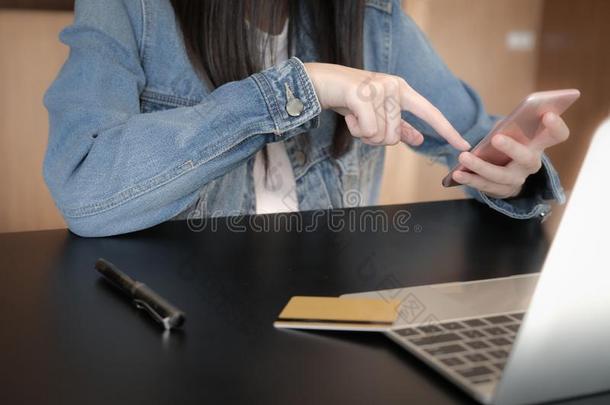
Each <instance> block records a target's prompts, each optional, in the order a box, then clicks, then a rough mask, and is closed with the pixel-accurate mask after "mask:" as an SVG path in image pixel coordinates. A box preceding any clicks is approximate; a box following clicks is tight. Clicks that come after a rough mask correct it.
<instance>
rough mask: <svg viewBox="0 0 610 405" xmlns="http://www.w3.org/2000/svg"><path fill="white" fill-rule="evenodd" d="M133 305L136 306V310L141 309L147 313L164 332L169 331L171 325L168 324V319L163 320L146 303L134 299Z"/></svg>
mask: <svg viewBox="0 0 610 405" xmlns="http://www.w3.org/2000/svg"><path fill="white" fill-rule="evenodd" d="M133 303H134V304H135V305H136V308H138V309H143V310H145V311H147V312H148V313H149V314H150V315H151V316H152V317H153V319H154V320H155V321H157V322H159V323H160V324H161V325H163V327H164V328H165V329H166V330H169V329H171V325H170V324H169V318H163V317H162V316H161V315H160V314H159V313H158V312H157V311H155V309H154V308H153V307H151V306H150V305H149V304H148V303H147V302H146V301H142V300H139V299H134V300H133Z"/></svg>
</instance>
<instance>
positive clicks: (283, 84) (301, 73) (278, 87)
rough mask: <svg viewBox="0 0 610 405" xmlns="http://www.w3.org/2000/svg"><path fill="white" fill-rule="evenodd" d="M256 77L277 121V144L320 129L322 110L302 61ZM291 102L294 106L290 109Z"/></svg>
mask: <svg viewBox="0 0 610 405" xmlns="http://www.w3.org/2000/svg"><path fill="white" fill-rule="evenodd" d="M252 78H253V79H254V81H255V82H256V83H257V85H258V87H259V89H260V91H261V93H262V95H263V97H264V99H265V102H266V104H267V109H268V110H269V114H270V116H271V118H272V120H273V125H274V135H275V139H274V140H273V141H280V140H285V139H287V138H289V137H291V136H294V135H296V134H298V133H302V132H304V131H308V130H310V129H314V128H317V127H318V126H319V124H320V123H319V115H320V112H321V111H322V107H321V105H320V102H319V100H318V96H317V95H316V91H315V89H314V86H313V83H312V82H311V80H310V79H309V76H308V75H307V71H306V70H305V65H303V62H301V61H300V60H299V59H298V58H296V57H292V58H290V59H288V60H287V61H285V62H282V63H280V64H278V65H276V66H274V67H271V68H269V69H266V70H264V71H262V72H260V73H256V74H254V75H253V76H252ZM289 103H292V104H290V107H289ZM301 103H302V105H301ZM301 107H302V108H301Z"/></svg>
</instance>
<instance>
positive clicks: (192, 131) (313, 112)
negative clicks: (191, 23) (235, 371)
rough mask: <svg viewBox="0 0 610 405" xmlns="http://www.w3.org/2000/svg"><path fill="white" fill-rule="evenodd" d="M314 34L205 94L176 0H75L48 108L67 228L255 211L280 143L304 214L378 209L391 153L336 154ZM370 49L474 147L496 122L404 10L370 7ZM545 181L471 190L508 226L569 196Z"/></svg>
mask: <svg viewBox="0 0 610 405" xmlns="http://www.w3.org/2000/svg"><path fill="white" fill-rule="evenodd" d="M303 25H304V26H307V25H308V21H307V18H306V17H304V21H303ZM306 31H307V30H302V32H301V33H297V34H296V35H298V36H297V37H296V38H295V41H293V42H294V43H295V44H296V45H295V49H294V50H293V52H292V54H293V55H294V57H292V58H290V59H289V60H287V61H285V62H283V63H280V64H278V65H276V66H274V67H271V68H269V69H267V70H264V71H262V72H259V73H256V74H254V75H252V76H250V77H248V78H246V79H244V80H240V81H235V82H231V83H227V84H225V85H223V86H220V87H218V88H216V89H210V88H209V87H208V86H207V85H206V84H205V82H204V81H203V80H201V79H200V77H199V76H198V75H197V73H196V71H195V69H194V68H193V66H192V65H191V63H190V61H189V58H188V56H187V52H186V51H185V47H184V43H183V41H182V37H181V34H180V28H179V26H178V25H177V23H176V19H175V16H174V13H173V9H172V7H171V4H170V2H169V0H140V1H136V0H106V1H98V0H77V1H76V4H75V20H74V23H73V24H72V25H71V26H69V27H67V28H65V29H64V30H63V31H62V33H61V35H60V39H61V41H62V42H63V43H64V44H66V45H67V46H69V47H70V55H69V57H68V59H67V61H66V62H65V64H64V66H63V67H62V69H61V71H60V72H59V74H58V77H57V78H56V80H55V81H54V83H53V84H52V85H51V87H50V88H49V90H48V91H47V93H46V95H45V99H44V102H45V106H46V108H47V109H48V112H49V121H50V134H49V143H48V148H47V152H46V156H45V161H44V178H45V181H46V183H47V185H48V187H49V189H50V191H51V194H52V196H53V198H54V200H55V202H56V205H57V207H58V208H59V210H60V211H61V213H62V215H63V216H64V218H65V220H66V221H67V224H68V226H69V228H70V229H71V230H72V231H73V232H75V233H76V234H79V235H83V236H106V235H114V234H120V233H126V232H130V231H135V230H139V229H143V228H146V227H150V226H153V225H155V224H158V223H161V222H163V221H166V220H169V219H173V218H183V217H185V216H186V215H187V214H188V213H189V212H193V211H194V210H197V211H198V212H200V213H201V214H203V215H205V216H226V215H243V214H252V213H254V212H255V206H254V205H255V200H256V199H255V196H254V187H253V178H252V167H253V161H254V156H255V154H256V152H257V151H258V150H260V149H261V148H263V147H264V145H265V144H267V143H269V142H276V141H279V140H284V141H285V145H286V149H287V152H288V156H289V158H290V161H291V164H292V166H293V170H294V175H295V180H296V195H297V198H298V207H299V209H300V210H315V209H327V208H338V207H345V206H353V205H371V204H375V202H376V201H377V196H378V193H379V186H380V179H381V176H382V169H383V161H384V148H383V147H379V146H369V145H365V144H363V143H361V142H360V141H358V140H357V139H354V142H353V146H352V147H351V149H350V150H349V151H348V152H347V153H346V154H345V155H343V156H342V157H340V158H338V159H335V158H333V157H331V154H330V145H331V142H332V137H333V133H334V126H335V119H336V118H335V115H334V114H333V113H330V112H328V111H322V110H321V108H320V103H319V101H318V99H317V97H316V93H315V91H314V88H313V86H312V83H311V81H310V79H309V77H308V76H307V73H306V71H305V68H304V66H303V62H311V61H316V58H317V55H316V49H315V47H314V46H313V42H312V40H311V39H310V38H309V37H308V36H307V35H306V34H305V32H306ZM363 40H364V44H363V45H364V68H365V69H366V70H370V71H377V72H385V73H390V74H394V75H397V76H401V77H403V78H404V79H405V80H406V81H407V82H408V83H409V84H410V85H411V86H412V87H413V88H414V89H415V90H417V91H418V92H419V93H421V94H422V95H423V96H424V97H426V98H427V99H428V100H430V101H431V102H432V103H433V104H434V105H435V106H436V107H437V108H439V109H440V110H441V111H442V113H443V114H444V115H445V116H446V117H447V118H448V120H449V121H450V122H451V123H452V124H453V126H454V127H455V128H456V129H457V130H458V131H459V132H460V133H461V134H462V135H463V136H464V137H465V138H466V139H467V140H468V141H469V142H470V143H471V144H473V145H474V144H476V142H477V141H478V140H480V139H481V138H482V137H483V136H484V135H485V134H486V133H487V132H488V131H489V130H490V128H491V127H492V126H493V125H494V122H495V120H496V118H494V117H491V116H490V115H488V114H487V113H486V112H485V110H484V108H483V106H482V104H481V100H480V99H479V97H478V96H477V94H476V93H475V92H474V91H473V90H472V89H471V88H470V87H468V86H467V85H466V84H464V83H463V82H461V81H460V80H458V79H457V78H456V77H455V76H454V75H453V74H452V73H451V72H450V71H449V69H448V68H447V66H445V64H444V63H443V62H442V61H441V59H440V58H439V57H438V55H437V54H436V53H435V52H434V51H433V49H432V48H431V46H430V44H429V43H428V41H427V40H426V38H425V37H424V35H423V34H422V33H421V32H420V30H419V29H418V27H417V26H416V24H415V23H414V22H413V21H412V20H411V19H410V18H409V17H408V16H406V15H405V14H404V13H403V12H402V10H401V7H400V2H399V1H398V0H394V1H393V0H368V1H367V2H366V9H365V17H364V34H363ZM287 89H289V90H290V93H292V95H290V94H287V93H288V91H287ZM291 96H292V97H295V98H298V99H299V100H300V101H301V102H302V103H303V109H302V111H301V110H299V113H298V114H294V111H293V114H292V115H291V114H289V113H288V111H287V108H286V107H287V102H288V100H287V98H290V97H291ZM403 118H404V119H405V120H406V121H408V122H410V123H411V124H412V125H413V126H415V127H416V128H417V129H418V130H419V131H421V132H422V133H423V134H424V137H425V141H424V143H423V144H422V145H421V146H419V147H417V148H415V149H416V150H417V151H418V152H421V153H424V154H426V155H429V156H431V157H432V158H434V159H439V160H441V161H443V162H444V163H446V164H447V165H449V166H453V165H454V164H455V163H456V161H457V155H458V152H457V151H456V150H455V149H453V148H452V147H451V146H450V145H448V144H447V142H446V141H445V140H444V139H442V138H441V137H439V136H438V134H436V133H435V131H434V130H433V129H432V128H430V127H429V126H428V125H427V124H426V123H424V122H423V121H421V120H419V119H418V118H416V117H415V116H414V115H412V114H410V113H408V112H404V113H403ZM538 175H539V177H541V178H542V181H538V183H537V184H539V185H538V186H536V187H535V190H534V192H533V193H529V195H527V196H524V197H522V198H515V199H510V200H499V199H493V198H490V197H487V196H486V195H484V194H482V193H480V192H478V191H476V190H473V189H467V192H468V193H469V194H470V195H472V196H473V197H475V198H477V199H478V200H480V201H482V202H484V203H486V204H488V205H489V206H490V207H492V208H494V209H496V210H498V211H500V212H502V213H504V214H506V215H509V216H511V217H514V218H532V217H536V216H544V215H545V214H547V213H548V212H549V210H550V206H549V204H548V200H550V199H555V200H558V201H559V202H563V201H564V199H565V197H564V193H563V191H562V189H561V186H560V183H559V179H558V177H557V173H556V172H555V170H554V169H553V167H552V166H551V163H550V162H549V160H548V158H546V157H544V158H543V169H542V170H541V172H540V173H539V174H538ZM439 181H440V179H439Z"/></svg>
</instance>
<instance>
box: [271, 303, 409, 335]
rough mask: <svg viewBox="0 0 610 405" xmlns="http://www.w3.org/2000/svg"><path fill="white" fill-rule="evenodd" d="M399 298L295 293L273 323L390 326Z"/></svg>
mask: <svg viewBox="0 0 610 405" xmlns="http://www.w3.org/2000/svg"><path fill="white" fill-rule="evenodd" d="M399 306H400V301H398V300H389V301H386V300H383V299H371V298H339V297H304V296H295V297H292V298H291V299H290V301H288V304H286V306H285V307H284V309H283V310H282V312H281V313H280V315H279V316H278V321H277V322H275V326H276V327H280V328H297V329H302V328H306V329H337V330H367V329H383V328H387V327H388V326H391V325H392V324H393V323H394V321H395V320H396V318H397V316H398V309H399Z"/></svg>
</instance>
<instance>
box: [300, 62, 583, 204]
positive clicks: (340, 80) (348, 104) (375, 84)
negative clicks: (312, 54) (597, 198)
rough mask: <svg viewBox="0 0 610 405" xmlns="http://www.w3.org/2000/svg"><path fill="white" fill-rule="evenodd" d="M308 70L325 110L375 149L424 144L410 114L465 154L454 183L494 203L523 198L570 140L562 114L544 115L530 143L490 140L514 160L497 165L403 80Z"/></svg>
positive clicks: (320, 66)
mask: <svg viewBox="0 0 610 405" xmlns="http://www.w3.org/2000/svg"><path fill="white" fill-rule="evenodd" d="M305 68H306V70H307V73H308V75H309V77H310V79H311V81H312V83H313V85H314V88H315V90H316V94H317V96H318V99H319V100H320V104H321V105H322V108H323V109H332V110H334V111H336V112H337V113H339V114H341V115H343V116H344V117H345V122H346V124H347V127H348V129H349V130H350V132H351V134H352V135H353V136H354V137H357V138H360V139H361V140H362V141H363V142H364V143H367V144H371V145H395V144H397V143H399V142H401V141H402V142H404V143H407V144H410V145H413V146H417V145H420V144H421V143H422V142H423V140H424V138H423V135H422V134H421V133H420V132H419V131H417V130H416V129H415V128H413V127H412V126H411V125H410V124H409V123H407V122H406V121H404V120H403V119H402V118H401V114H400V112H401V111H410V112H411V113H413V114H415V115H416V116H418V117H419V118H421V119H422V120H424V121H425V122H427V123H428V124H429V125H430V126H431V127H432V128H434V129H435V130H436V132H437V133H438V134H439V135H440V136H442V137H443V138H444V139H445V140H447V142H448V143H449V144H450V145H452V146H453V147H455V148H456V149H457V150H460V151H464V152H462V153H461V154H460V156H459V161H460V163H461V164H462V166H463V168H462V169H461V170H455V171H453V172H452V174H451V176H450V177H449V178H452V179H453V180H455V181H456V182H457V183H459V184H463V185H467V186H470V187H473V188H475V189H477V190H479V191H481V192H483V193H485V194H487V195H489V196H490V197H494V198H509V197H514V196H516V195H517V194H519V193H520V192H521V189H522V187H523V184H524V183H525V180H526V179H527V178H528V176H530V175H531V174H534V173H537V172H538V171H539V170H540V168H541V166H542V154H543V152H544V150H545V149H546V148H549V147H551V146H554V145H556V144H558V143H561V142H564V141H566V140H567V139H568V136H569V133H570V131H569V129H568V127H567V125H566V124H565V122H564V121H563V119H562V118H561V116H560V115H558V114H556V113H553V112H548V113H546V114H544V115H543V116H542V125H540V126H539V128H538V130H537V131H536V134H535V135H534V136H533V137H531V138H530V139H531V140H530V141H529V143H527V144H522V143H520V142H518V141H516V140H515V139H513V138H511V137H509V136H506V135H504V134H502V133H498V134H495V135H493V137H492V138H491V144H492V146H493V147H494V148H496V149H497V150H498V151H500V152H502V153H504V154H505V155H506V156H507V157H508V158H510V159H511V161H510V162H509V163H508V164H506V165H496V164H493V163H490V162H487V161H485V160H483V159H481V158H480V157H478V156H476V155H475V154H474V153H472V152H465V151H467V150H469V149H470V144H469V143H468V142H467V141H466V140H465V139H464V138H462V136H461V135H460V134H459V133H458V132H457V131H456V130H455V128H453V126H452V125H451V124H450V123H449V121H448V120H447V119H446V118H445V116H443V114H442V113H441V112H440V111H439V110H438V109H437V108H436V107H434V106H433V105H432V104H431V103H430V102H429V101H428V100H426V99H425V98H424V97H423V96H422V95H420V94H419V93H417V92H416V91H415V90H414V89H413V88H411V86H409V84H408V83H407V82H406V81H405V80H404V79H402V78H400V77H397V76H392V75H388V74H382V73H374V72H368V71H365V70H360V69H353V68H349V67H345V66H340V65H334V64H327V63H306V64H305ZM571 92H572V93H574V91H571ZM568 93H570V91H568ZM576 93H578V92H577V91H576ZM562 95H563V96H565V95H566V94H562ZM578 95H579V93H578V94H571V95H570V97H572V98H573V100H571V101H570V102H569V103H568V104H567V105H566V106H565V108H567V107H568V106H569V104H571V103H572V102H573V101H574V100H575V99H576V98H578ZM560 113H561V112H560ZM467 170H469V171H470V172H469V171H467Z"/></svg>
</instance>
